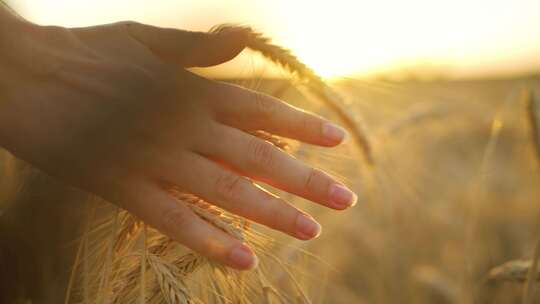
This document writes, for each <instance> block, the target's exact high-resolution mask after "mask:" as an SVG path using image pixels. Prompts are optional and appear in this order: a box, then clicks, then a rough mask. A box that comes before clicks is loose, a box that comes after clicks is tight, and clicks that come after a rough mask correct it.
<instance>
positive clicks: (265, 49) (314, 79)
mask: <svg viewBox="0 0 540 304" xmlns="http://www.w3.org/2000/svg"><path fill="white" fill-rule="evenodd" d="M234 29H243V30H244V31H246V32H247V33H248V39H247V42H246V46H247V47H248V48H249V49H251V50H253V51H256V52H259V53H260V54H262V55H263V56H264V57H265V58H267V59H269V60H271V61H272V62H274V63H276V64H277V65H279V66H281V67H283V68H284V69H285V70H286V71H288V72H290V73H291V74H293V75H294V76H296V77H297V78H298V79H299V80H301V81H302V82H303V84H304V85H306V87H307V88H308V89H309V91H310V92H311V93H313V94H314V95H315V96H316V97H317V98H320V99H321V100H322V101H323V102H325V103H326V105H327V106H328V107H329V108H330V109H331V110H333V111H334V112H335V113H336V114H337V115H338V116H339V118H340V119H341V120H342V121H343V123H344V124H345V125H346V127H347V129H349V130H350V131H351V133H352V136H353V138H354V139H355V142H356V144H357V145H358V147H359V148H360V150H361V151H362V152H363V155H364V157H365V159H366V161H367V163H368V164H373V163H374V158H373V153H372V147H371V144H370V140H369V138H368V136H367V134H366V132H365V131H364V130H363V123H362V122H361V121H359V116H358V115H355V116H354V117H353V116H352V115H351V114H350V113H351V111H350V110H348V109H346V108H344V107H345V106H346V105H345V102H344V99H343V97H342V96H341V95H340V94H339V93H337V92H336V91H335V90H334V89H332V88H331V87H330V86H329V85H328V84H327V83H326V82H325V81H324V80H323V79H322V78H321V77H320V76H319V75H317V74H316V73H315V71H313V70H312V69H311V68H310V67H308V66H307V65H306V64H304V63H303V62H302V61H301V60H300V59H298V57H296V56H295V55H294V54H293V53H292V52H291V51H290V50H288V49H286V48H284V47H281V46H278V45H275V44H273V43H272V41H271V39H270V38H268V37H266V36H264V35H263V34H262V33H259V32H257V31H255V30H253V29H252V28H250V27H243V26H236V25H231V24H222V25H218V26H215V27H214V28H212V29H211V32H214V33H220V32H224V31H230V30H234Z"/></svg>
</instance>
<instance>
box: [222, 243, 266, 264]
mask: <svg viewBox="0 0 540 304" xmlns="http://www.w3.org/2000/svg"><path fill="white" fill-rule="evenodd" d="M229 258H230V260H231V262H232V263H233V264H234V265H235V266H236V267H237V268H240V269H246V270H247V269H253V268H256V267H257V265H258V264H259V259H258V258H257V256H255V254H253V252H252V251H251V249H249V247H247V246H246V245H244V244H242V245H240V246H238V247H236V248H234V249H233V250H232V251H231V253H230V254H229Z"/></svg>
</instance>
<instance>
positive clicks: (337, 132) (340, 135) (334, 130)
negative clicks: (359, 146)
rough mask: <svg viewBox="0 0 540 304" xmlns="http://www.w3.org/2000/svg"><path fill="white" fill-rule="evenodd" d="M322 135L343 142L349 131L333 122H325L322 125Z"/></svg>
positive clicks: (330, 139)
mask: <svg viewBox="0 0 540 304" xmlns="http://www.w3.org/2000/svg"><path fill="white" fill-rule="evenodd" d="M322 135H323V137H324V138H325V139H326V140H328V141H331V142H341V141H343V140H344V139H345V136H346V135H347V132H346V131H345V130H344V129H343V128H341V127H339V126H337V125H335V124H333V123H331V122H325V123H324V124H323V126H322Z"/></svg>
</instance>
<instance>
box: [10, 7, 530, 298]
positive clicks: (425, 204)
mask: <svg viewBox="0 0 540 304" xmlns="http://www.w3.org/2000/svg"><path fill="white" fill-rule="evenodd" d="M11 5H13V6H14V8H15V9H16V10H17V11H18V12H20V14H21V15H23V16H24V17H26V18H28V19H29V20H32V21H34V22H36V23H40V24H56V25H64V26H87V25H94V24H101V23H110V22H116V21H120V20H136V21H139V22H145V23H150V24H154V25H157V26H164V27H175V28H183V29H189V30H202V31H206V30H208V29H210V28H211V27H212V26H214V25H216V24H220V23H228V22H230V23H238V24H246V25H251V26H253V27H255V28H257V29H259V30H260V31H262V32H264V33H265V34H267V35H268V36H270V37H272V38H273V39H274V42H275V43H277V44H280V45H283V46H285V47H288V48H291V49H292V50H293V52H294V53H295V54H296V55H298V56H299V57H300V59H301V60H303V61H305V62H306V63H307V64H308V65H310V66H311V67H313V68H314V70H315V71H316V72H318V73H319V74H321V75H322V76H324V77H326V78H327V79H329V80H331V82H332V83H333V87H334V88H335V89H336V90H337V91H338V92H339V93H340V94H341V95H342V96H343V97H344V101H345V102H344V104H343V108H344V109H346V110H347V112H348V113H349V115H350V116H352V117H353V118H354V119H355V120H356V121H357V123H358V124H362V127H363V128H364V129H365V130H366V133H367V134H368V137H369V139H370V142H371V146H372V150H373V155H374V158H375V162H374V164H372V165H370V164H367V163H366V162H365V161H364V158H363V156H362V152H361V151H360V149H358V148H357V147H356V146H355V144H354V142H352V141H348V142H347V143H346V144H344V145H342V146H340V147H339V148H337V149H332V150H327V149H321V148H316V147H312V146H308V145H293V147H294V153H295V155H296V156H297V157H299V158H301V159H304V160H306V161H308V162H310V163H311V164H314V165H316V166H318V167H321V168H323V169H325V170H327V171H329V172H330V173H332V174H334V175H336V176H338V177H340V178H341V179H343V180H344V181H345V182H346V183H347V184H349V185H350V186H351V187H353V189H355V190H356V191H357V193H359V194H360V203H359V204H358V206H357V207H355V208H354V209H352V210H350V211H349V212H345V213H341V214H339V215H337V214H336V213H334V212H330V211H328V210H326V209H323V208H320V207H317V206H314V205H313V204H309V203H308V202H305V201H303V200H301V199H299V198H293V197H291V196H287V195H286V194H282V195H284V196H286V197H287V198H288V199H290V200H291V201H293V202H294V203H295V204H297V205H299V206H301V207H302V208H304V209H306V210H308V211H309V212H311V213H313V214H314V215H315V217H316V218H317V219H318V220H319V221H320V222H321V223H322V224H323V226H324V232H323V234H322V236H321V237H320V239H318V240H316V241H313V242H308V243H304V242H296V241H293V240H291V239H290V238H286V237H283V236H279V235H277V234H275V236H276V238H278V239H280V240H282V241H283V242H285V243H287V244H291V245H293V246H295V247H296V248H302V249H307V250H309V251H310V252H313V253H314V254H315V255H316V256H317V257H318V258H317V260H316V261H318V262H317V263H315V264H310V265H309V266H308V267H303V268H302V267H300V265H299V266H298V270H297V272H296V273H295V275H296V276H297V278H298V281H299V282H300V283H301V284H302V285H303V286H305V287H306V290H307V292H308V294H309V295H310V297H311V298H312V300H313V303H343V304H350V303H358V304H363V303H415V304H418V303H422V304H424V303H437V304H441V303H442V304H445V303H448V304H450V303H452V304H454V303H455V304H464V303H465V304H472V303H486V304H487V303H490V304H492V303H501V304H502V303H506V304H507V303H519V302H520V301H521V300H522V299H523V297H522V295H523V294H524V293H525V286H526V284H524V281H525V280H526V277H527V273H528V271H529V270H530V269H531V265H532V264H531V259H532V258H533V256H534V252H535V248H538V245H536V242H537V239H538V238H539V237H540V233H539V232H540V204H539V203H540V186H539V185H540V166H539V164H540V139H539V138H538V134H540V123H539V121H540V118H539V117H540V99H539V97H540V82H539V78H538V72H540V39H539V38H538V37H540V1H538V0H475V1H470V0H454V1H438V0H431V1H427V0H426V1H423V0H408V1H398V0H394V1H391V0H378V1H362V0H358V1H353V0H351V1H345V0H333V1H314V0H311V1H303V0H295V1H285V0H274V1H248V0H228V1H217V0H198V1H185V0H161V1H150V0H146V1H144V0H116V1H111V0H92V1H82V0H16V1H11ZM198 72H201V73H204V74H206V75H209V76H212V77H217V78H227V79H228V80H229V81H233V82H236V83H238V84H241V85H244V86H247V87H250V88H253V89H257V90H261V91H264V92H267V93H269V94H272V95H275V96H277V97H279V98H282V99H284V100H286V101H288V102H290V103H292V104H293V105H295V106H299V107H302V108H305V109H308V110H310V111H314V112H316V113H319V114H321V115H323V116H326V117H329V118H331V119H334V120H339V115H337V114H336V113H335V112H333V111H332V110H331V109H330V108H328V107H327V106H326V105H325V104H324V103H323V102H322V101H320V100H317V99H316V98H312V97H313V96H309V95H308V94H305V91H304V90H302V88H301V87H300V86H299V85H297V83H295V82H292V81H290V79H289V76H288V75H287V73H285V72H284V71H283V70H281V69H278V68H276V67H275V66H273V65H272V64H270V63H268V62H267V61H266V60H264V59H263V58H262V57H259V56H258V55H256V54H254V53H251V52H249V51H245V52H243V53H242V55H241V56H240V57H239V58H236V59H235V60H233V61H232V62H230V63H227V64H224V65H222V66H219V67H214V68H210V69H204V70H198ZM8 169H9V170H11V171H10V172H13V178H14V179H15V176H17V173H16V172H17V170H18V169H17V167H13V168H7V169H5V171H6V172H8V171H7V170H8ZM21 172H22V171H21ZM29 176H30V175H29ZM31 176H32V178H31V179H29V180H30V182H28V183H27V184H28V185H30V186H28V187H26V188H25V189H26V191H23V192H22V193H20V194H19V195H18V196H15V198H13V197H14V196H6V197H7V199H10V200H12V201H15V202H16V204H19V205H20V206H23V207H21V208H22V210H23V211H18V212H12V214H14V215H13V216H12V217H11V218H12V223H11V225H12V226H13V227H19V226H20V225H21V224H20V223H25V227H26V228H25V229H29V228H28V227H30V228H32V227H33V228H32V230H31V232H29V233H28V236H23V237H22V238H26V239H33V240H36V235H39V234H40V233H41V234H43V235H42V236H41V238H39V244H36V242H34V244H31V245H28V246H30V247H32V248H34V249H35V250H30V251H31V252H48V253H44V254H41V256H40V257H39V258H40V259H42V260H46V261H45V262H44V261H39V259H38V262H36V265H38V266H36V267H38V268H41V269H42V272H43V273H47V272H49V273H54V275H53V276H52V277H55V278H56V280H53V281H51V280H47V279H46V278H50V277H51V276H50V275H49V276H47V275H46V274H44V275H42V276H43V278H44V279H42V280H41V281H42V283H40V284H41V286H42V287H41V288H42V289H47V288H49V289H48V290H51V291H50V292H49V294H53V295H49V296H50V298H51V299H53V298H54V293H55V292H54V291H52V290H53V289H51V287H50V286H51V284H53V283H54V284H55V286H56V289H55V290H62V288H63V286H65V285H63V284H65V280H64V281H63V280H62V279H59V277H60V276H61V274H65V272H66V265H69V261H71V260H70V259H69V258H66V259H65V261H64V262H63V263H61V262H58V261H57V258H56V259H55V257H58V256H60V255H61V254H63V252H64V251H65V248H66V247H65V246H64V247H63V245H54V244H62V242H61V241H62V240H65V239H69V238H68V236H69V234H68V233H65V231H69V229H70V228H69V227H70V225H76V224H77V223H67V222H66V221H67V220H71V221H75V222H76V218H75V217H63V216H61V215H57V216H55V217H51V213H55V214H62V213H66V212H70V214H72V215H73V214H76V213H77V212H81V211H80V208H78V207H76V206H77V205H74V204H73V201H81V200H84V199H83V198H81V196H82V197H84V196H83V195H82V194H80V193H78V192H73V190H69V189H65V188H64V186H62V185H59V184H58V183H55V182H54V181H52V180H50V179H48V178H45V177H43V176H40V175H37V176H38V178H36V177H35V176H34V175H31ZM25 178H26V177H25ZM7 180H8V179H5V180H4V183H5V181H7ZM0 186H2V182H1V181H0ZM6 193H8V192H6ZM0 194H2V191H0ZM36 200H40V201H42V202H43V204H36V203H35V201H36ZM53 205H54V206H56V207H55V209H54V210H52V209H51V207H50V206H53ZM38 206H39V207H38ZM62 206H63V207H62ZM66 206H68V207H66ZM25 208H26V209H25ZM66 208H67V209H66ZM28 209H30V210H33V211H32V212H30V213H28ZM24 210H26V211H24ZM66 210H67V211H66ZM29 214H30V215H29ZM21 218H22V219H24V220H21ZM17 225H19V226H17ZM44 226H47V227H49V232H47V235H45V232H43V231H42V229H41V228H42V227H44ZM21 231H22V230H21ZM51 231H53V232H51ZM265 232H267V233H272V232H270V231H268V230H265ZM72 234H73V233H72ZM51 235H55V236H56V239H55V240H54V242H51V240H50V236H51ZM69 240H73V235H71V239H69ZM51 243H53V245H51ZM70 244H72V243H70ZM47 246H48V247H47ZM36 248H38V249H39V248H41V249H39V250H42V251H37V250H38V249H36ZM43 248H46V249H43ZM43 250H47V251H43ZM537 250H538V249H537ZM25 252H28V250H26V251H25ZM52 252H56V253H52ZM295 252H297V251H296V250H292V251H291V250H290V248H284V249H283V250H282V252H280V254H279V256H280V257H281V258H282V259H284V260H286V261H287V259H289V258H291V257H292V256H294V255H295ZM66 261H67V262H66ZM291 261H295V260H293V259H292V258H291ZM505 263H508V264H505ZM39 265H46V267H44V266H39ZM51 282H53V283H51ZM534 286H535V285H534V284H533V287H534ZM529 290H530V289H529ZM60 294H61V293H60ZM532 294H533V295H534V294H535V293H534V290H533V292H532ZM537 298H538V297H537ZM538 299H540V298H538ZM539 301H540V300H539ZM51 303H57V302H55V301H52V302H51ZM524 303H525V302H524ZM526 303H540V302H531V301H529V302H526Z"/></svg>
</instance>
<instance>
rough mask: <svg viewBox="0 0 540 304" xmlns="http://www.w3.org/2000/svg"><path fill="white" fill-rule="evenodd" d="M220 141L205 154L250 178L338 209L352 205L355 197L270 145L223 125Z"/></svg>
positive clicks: (322, 173)
mask: <svg viewBox="0 0 540 304" xmlns="http://www.w3.org/2000/svg"><path fill="white" fill-rule="evenodd" d="M221 129H222V130H221V131H220V133H221V136H220V138H221V140H219V141H214V142H212V143H211V144H210V146H209V148H208V149H207V150H208V153H210V156H211V157H213V158H217V159H219V160H221V161H224V162H225V163H227V164H229V165H231V166H232V167H234V168H235V169H237V170H239V171H241V172H242V173H243V174H246V175H248V176H250V177H252V178H255V179H257V180H260V181H263V182H265V183H267V184H270V185H272V186H274V187H277V188H280V189H282V190H285V191H287V192H290V193H294V194H296V195H299V196H302V197H304V198H306V199H309V200H311V201H314V202H317V203H320V204H322V205H325V206H328V207H331V208H334V209H338V210H342V209H346V208H348V207H350V206H351V205H353V204H355V203H356V200H357V197H356V195H355V194H354V193H353V192H352V191H350V190H349V189H347V187H345V186H344V185H343V184H342V183H340V182H338V181H337V180H335V179H334V178H332V177H331V176H329V175H328V174H326V173H324V172H323V171H321V170H317V169H314V168H312V167H310V166H308V165H306V164H305V163H304V162H302V161H300V160H298V159H296V158H294V157H292V156H291V155H289V154H287V153H286V152H284V151H282V150H280V149H278V148H276V147H275V146H274V145H272V144H271V143H269V142H267V141H264V140H261V139H259V138H257V137H254V136H252V135H249V134H246V133H245V132H242V131H240V130H237V129H235V128H231V127H227V126H223V127H222V128H221Z"/></svg>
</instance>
